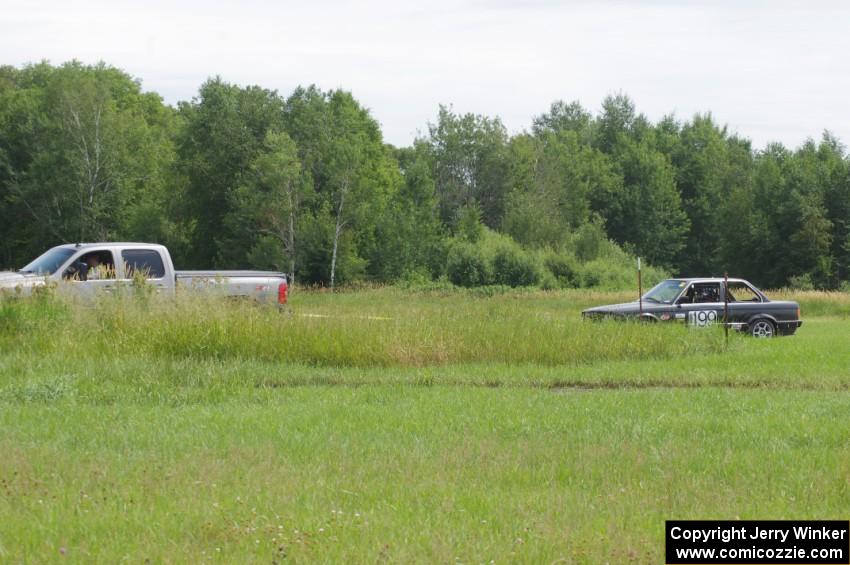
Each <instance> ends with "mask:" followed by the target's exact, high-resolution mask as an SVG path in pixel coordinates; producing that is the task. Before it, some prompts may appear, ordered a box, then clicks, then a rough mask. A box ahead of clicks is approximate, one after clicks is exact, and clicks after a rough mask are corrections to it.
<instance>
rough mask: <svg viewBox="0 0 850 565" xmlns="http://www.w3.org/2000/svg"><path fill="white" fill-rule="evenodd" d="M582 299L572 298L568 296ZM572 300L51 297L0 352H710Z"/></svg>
mask: <svg viewBox="0 0 850 565" xmlns="http://www.w3.org/2000/svg"><path fill="white" fill-rule="evenodd" d="M579 296H580V297H581V301H580V302H579V300H578V297H579ZM597 298H598V299H599V300H600V301H601V300H611V299H612V298H616V299H622V298H625V295H624V296H612V295H610V294H608V295H602V294H598V295H596V294H592V293H578V292H559V293H543V292H527V291H520V292H511V293H503V294H497V295H495V296H492V297H484V298H470V296H469V295H468V294H467V293H458V294H453V295H452V294H450V295H443V296H433V295H429V294H428V293H425V294H415V293H407V292H403V291H398V290H394V289H383V290H374V291H365V292H364V291H361V292H360V293H357V294H355V295H345V294H341V295H331V294H324V293H320V294H314V295H310V294H307V295H301V296H299V297H297V298H296V299H295V300H294V301H293V304H292V307H291V309H289V310H287V311H283V312H280V311H278V310H277V309H275V308H269V307H264V306H258V305H254V304H251V303H243V302H231V301H227V300H223V299H220V298H216V297H211V296H201V295H195V294H183V295H180V296H178V297H171V298H167V297H151V296H146V295H142V296H141V297H139V296H134V295H132V294H125V295H123V296H101V297H98V299H97V300H96V301H95V302H93V303H84V302H75V301H72V300H69V299H67V298H64V299H63V298H60V297H52V298H50V297H38V298H32V299H22V298H18V299H6V300H4V301H3V302H2V303H0V347H2V348H3V349H6V350H11V349H17V350H26V351H28V352H30V353H31V354H35V355H38V354H46V353H50V352H56V351H67V352H69V354H71V355H74V356H77V357H85V358H104V357H110V358H115V357H122V356H145V357H154V358H172V359H173V358H177V359H184V358H185V359H197V360H203V359H253V360H259V361H266V362H283V363H299V364H305V365H312V366H325V367H421V366H429V365H446V364H460V363H502V364H535V365H550V366H551V365H580V364H586V363H593V362H596V361H604V360H607V361H610V360H619V359H633V360H634V359H657V358H668V357H671V356H677V355H687V354H694V353H710V352H713V351H717V350H718V349H719V348H720V347H721V346H722V342H721V340H720V339H719V337H718V333H717V332H693V331H689V330H687V329H685V328H682V327H672V326H663V325H662V326H658V327H647V326H643V325H638V324H632V323H626V324H622V323H591V322H583V321H582V320H581V317H580V309H581V307H583V306H585V305H586V303H588V302H596V301H597V300H596V299H597Z"/></svg>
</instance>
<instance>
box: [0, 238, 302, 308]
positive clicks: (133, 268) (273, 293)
mask: <svg viewBox="0 0 850 565" xmlns="http://www.w3.org/2000/svg"><path fill="white" fill-rule="evenodd" d="M139 276H141V277H144V279H145V280H146V282H147V283H148V284H150V285H151V286H152V287H153V288H154V289H156V291H157V292H160V293H173V292H175V290H176V289H177V287H178V286H182V287H188V288H195V289H214V292H218V293H220V294H221V295H223V296H231V297H245V298H252V299H254V300H256V301H258V302H266V303H272V304H278V305H283V304H286V299H287V292H288V287H287V282H288V281H287V278H286V275H285V274H283V273H275V272H268V271H175V270H174V263H172V261H171V254H170V253H169V252H168V249H166V248H165V247H164V246H162V245H156V244H152V243H77V244H66V245H58V246H56V247H53V248H52V249H49V250H47V251H46V252H44V253H43V254H42V255H40V256H39V257H38V258H36V259H35V260H34V261H32V262H31V263H30V264H29V265H27V266H26V267H24V268H22V269H20V270H18V271H10V272H0V291H3V290H7V291H10V290H11V291H17V292H21V293H24V294H28V293H30V292H32V289H33V288H35V287H39V286H44V285H46V284H50V283H67V284H61V285H59V286H60V288H62V289H63V290H65V289H67V290H69V291H71V292H73V293H76V294H94V293H96V292H112V291H114V290H115V289H116V288H117V287H118V286H119V285H122V284H127V283H130V282H131V281H132V280H133V279H134V277H139Z"/></svg>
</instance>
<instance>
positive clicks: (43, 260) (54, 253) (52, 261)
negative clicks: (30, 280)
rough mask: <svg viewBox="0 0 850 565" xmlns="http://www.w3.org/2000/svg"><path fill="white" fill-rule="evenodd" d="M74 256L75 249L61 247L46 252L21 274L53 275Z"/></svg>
mask: <svg viewBox="0 0 850 565" xmlns="http://www.w3.org/2000/svg"><path fill="white" fill-rule="evenodd" d="M73 254H74V250H73V249H68V248H66V247H60V248H55V249H51V250H49V251H45V252H44V253H42V254H41V255H39V256H38V257H37V258H36V259H35V260H34V261H32V262H31V263H30V264H29V265H27V266H26V267H24V268H23V269H21V270H20V271H19V272H21V273H36V274H38V275H52V274H53V273H55V272H56V270H57V269H58V268H59V267H61V266H62V263H64V262H65V261H67V260H68V258H69V257H70V256H71V255H73Z"/></svg>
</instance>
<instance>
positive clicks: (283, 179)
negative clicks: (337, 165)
mask: <svg viewBox="0 0 850 565" xmlns="http://www.w3.org/2000/svg"><path fill="white" fill-rule="evenodd" d="M242 181H243V184H242V185H241V186H239V187H238V188H237V189H236V190H235V191H234V192H233V193H232V199H233V208H234V214H233V215H232V218H233V221H237V222H240V223H243V222H244V223H246V224H247V225H249V226H251V227H252V228H254V229H256V230H257V231H258V232H259V233H260V234H262V236H261V238H260V239H259V241H258V242H257V243H256V244H255V251H254V257H253V261H252V263H254V264H255V265H256V264H262V262H263V261H264V260H265V261H269V260H271V261H270V262H271V264H272V265H273V266H276V267H277V268H283V264H284V263H285V264H286V266H287V271H286V272H287V273H288V274H289V276H290V280H291V281H293V282H294V281H295V280H296V272H297V270H296V266H297V264H296V261H297V257H298V242H299V240H300V227H301V222H302V217H303V215H304V213H305V210H306V207H307V204H308V202H309V199H310V198H311V196H312V194H313V190H312V186H311V185H310V183H309V180H308V179H305V178H304V176H302V172H301V164H300V163H299V161H298V153H297V149H296V147H295V143H294V142H293V141H292V139H291V138H290V137H289V135H287V134H286V133H284V132H277V131H269V132H268V133H267V134H266V139H265V142H264V147H263V151H262V152H261V153H260V154H258V155H257V156H256V157H255V158H254V160H253V161H252V162H251V165H250V167H249V169H248V172H247V173H246V174H244V175H242ZM269 239H270V240H271V241H269ZM258 252H259V253H258Z"/></svg>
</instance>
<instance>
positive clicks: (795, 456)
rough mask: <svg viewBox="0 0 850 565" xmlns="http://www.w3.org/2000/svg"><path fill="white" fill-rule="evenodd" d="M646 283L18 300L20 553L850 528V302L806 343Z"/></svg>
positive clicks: (14, 486) (818, 325)
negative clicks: (720, 528) (639, 288)
mask: <svg viewBox="0 0 850 565" xmlns="http://www.w3.org/2000/svg"><path fill="white" fill-rule="evenodd" d="M628 298H629V296H628V295H625V294H620V295H618V294H615V293H604V294H603V293H596V294H594V293H589V292H580V291H575V292H554V293H544V292H517V291H510V292H494V293H489V292H487V291H463V292H461V291H457V292H430V293H428V292H410V291H400V290H396V289H392V288H387V289H374V290H363V291H359V292H350V293H339V294H335V295H331V294H327V293H300V294H299V293H296V294H294V295H293V297H292V309H291V312H288V313H283V314H281V313H278V312H276V311H273V310H270V309H266V308H258V307H254V306H250V305H245V304H229V303H224V302H220V301H209V300H201V299H200V298H193V297H187V296H184V297H181V299H180V300H179V301H176V302H175V301H160V300H155V299H153V298H149V297H148V298H145V297H141V298H140V297H123V298H122V297H118V298H114V299H110V300H108V301H105V302H102V303H100V304H98V305H97V306H96V307H91V306H85V305H79V304H73V303H68V302H66V301H62V300H57V299H55V298H50V297H47V298H43V299H33V300H4V301H0V454H1V455H0V517H2V518H3V519H2V520H0V562H5V561H10V562H52V561H58V560H60V559H62V560H65V561H70V562H79V563H88V562H92V561H99V562H103V561H106V562H116V561H121V560H128V561H131V562H139V561H144V560H145V559H150V560H151V562H203V561H216V562H246V561H247V562H266V563H268V562H287V561H293V562H308V561H309V562H313V561H319V562H376V561H387V562H417V561H418V562H435V561H436V562H463V563H489V562H491V561H493V562H497V563H500V562H534V563H536V562H541V561H544V562H553V561H557V560H560V562H564V563H600V562H610V563H623V562H635V563H649V562H652V563H660V562H662V561H663V558H662V554H663V525H664V520H665V519H670V518H682V519H684V518H694V519H696V518H706V519H710V518H731V519H734V518H738V517H740V518H752V519H758V518H774V519H782V518H813V519H814V518H823V519H826V518H836V519H837V518H843V519H846V518H847V515H846V512H847V508H850V420H848V419H847V418H846V414H847V413H848V410H850V392H848V388H850V331H848V330H850V297H849V296H847V295H844V294H825V293H803V294H795V295H793V296H792V298H794V299H797V300H799V301H800V302H801V304H802V310H803V317H804V319H805V320H806V322H805V324H804V326H803V328H802V329H801V330H800V331H799V332H798V335H797V336H794V337H791V338H781V339H776V340H771V341H757V340H752V339H747V338H744V337H742V336H732V339H730V342H729V344H728V346H727V345H726V344H725V342H724V340H723V336H722V332H720V331H716V329H713V330H706V331H696V330H688V329H686V328H681V327H672V326H664V325H658V326H643V325H637V324H615V323H602V324H596V323H583V322H581V321H580V320H579V316H578V313H579V312H580V310H581V309H582V308H584V307H586V306H588V305H591V304H599V303H605V302H610V301H619V300H626V299H628Z"/></svg>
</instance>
